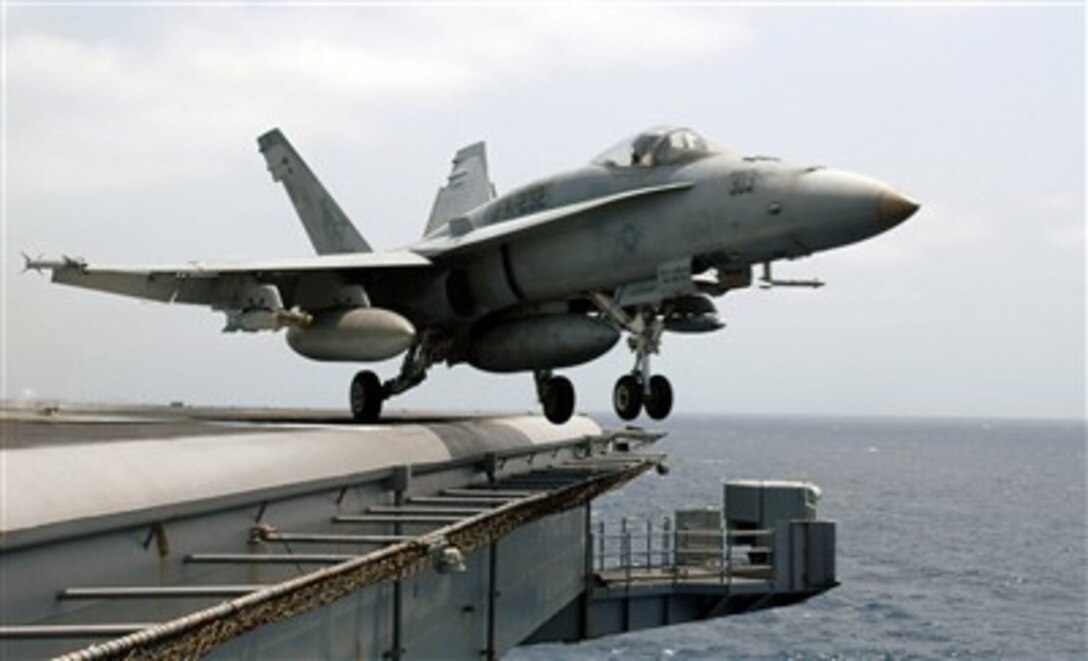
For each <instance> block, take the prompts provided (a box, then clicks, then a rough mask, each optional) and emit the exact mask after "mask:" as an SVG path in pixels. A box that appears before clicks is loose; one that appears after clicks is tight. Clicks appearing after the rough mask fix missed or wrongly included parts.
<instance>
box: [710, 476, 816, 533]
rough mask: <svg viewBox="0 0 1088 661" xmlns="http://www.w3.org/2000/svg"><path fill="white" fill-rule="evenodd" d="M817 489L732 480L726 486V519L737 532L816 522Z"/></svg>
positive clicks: (805, 485)
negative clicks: (783, 522)
mask: <svg viewBox="0 0 1088 661" xmlns="http://www.w3.org/2000/svg"><path fill="white" fill-rule="evenodd" d="M819 502H820V487H818V486H816V485H815V484H812V483H811V482H786V481H780V480H731V481H728V482H726V483H725V520H726V525H727V526H728V527H730V528H735V529H740V530H745V529H747V530H751V529H756V528H758V529H770V528H774V527H775V522H777V521H815V520H816V515H817V508H818V505H819Z"/></svg>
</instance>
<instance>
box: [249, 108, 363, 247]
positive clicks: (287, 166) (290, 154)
mask: <svg viewBox="0 0 1088 661" xmlns="http://www.w3.org/2000/svg"><path fill="white" fill-rule="evenodd" d="M257 144H258V146H259V147H260V149H261V153H262V154H264V159H265V162H266V163H268V171H269V172H271V173H272V179H273V180H275V181H280V182H283V185H284V188H286V189H287V195H288V196H289V197H290V198H291V203H292V204H293V205H294V206H295V211H297V212H298V216H299V219H301V220H302V225H303V227H305V228H306V233H307V234H308V235H309V236H310V242H311V243H313V245H314V249H315V250H316V251H317V254H319V255H329V254H334V253H347V252H370V245H369V244H368V243H367V242H366V240H364V239H363V237H362V235H360V234H359V230H357V229H355V226H354V225H352V224H351V221H350V220H348V217H347V216H346V215H345V214H344V212H343V211H342V210H341V209H340V205H338V204H337V203H336V200H334V199H333V198H332V195H329V192H328V191H326V190H325V187H324V186H322V185H321V182H320V181H318V179H317V177H315V176H314V173H313V172H312V171H310V168H309V166H307V165H306V162H305V161H303V160H302V157H301V156H299V155H298V152H296V151H295V149H294V147H292V146H291V143H290V142H288V141H287V138H286V137H284V135H283V133H282V132H281V131H280V130H279V129H272V130H271V131H269V132H268V133H265V134H264V135H262V136H261V137H259V138H257Z"/></svg>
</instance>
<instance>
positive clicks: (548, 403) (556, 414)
mask: <svg viewBox="0 0 1088 661" xmlns="http://www.w3.org/2000/svg"><path fill="white" fill-rule="evenodd" d="M540 399H541V403H543V404H544V417H546V418H547V419H548V420H549V421H550V422H551V423H552V424H556V425H561V424H563V423H564V422H566V421H567V420H570V417H571V416H572V415H573V414H574V386H572V385H571V383H570V380H569V379H567V378H566V377H563V376H553V377H552V378H550V379H548V381H547V382H546V383H545V384H544V392H543V395H542V397H541V398H540Z"/></svg>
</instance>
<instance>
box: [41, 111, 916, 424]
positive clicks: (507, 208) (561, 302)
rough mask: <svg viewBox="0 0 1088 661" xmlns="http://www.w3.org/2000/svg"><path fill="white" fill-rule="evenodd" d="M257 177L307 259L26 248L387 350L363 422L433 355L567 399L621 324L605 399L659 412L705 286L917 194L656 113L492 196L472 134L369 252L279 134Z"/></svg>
mask: <svg viewBox="0 0 1088 661" xmlns="http://www.w3.org/2000/svg"><path fill="white" fill-rule="evenodd" d="M258 145H259V147H260V151H261V153H262V154H263V155H264V157H265V160H266V161H267V163H268V169H269V171H270V172H271V173H272V178H273V179H274V180H276V181H280V182H282V183H283V184H284V186H285V187H286V189H287V193H288V195H289V196H290V198H291V202H292V203H293V204H294V207H295V209H296V210H297V212H298V215H299V216H300V218H301V220H302V224H303V226H304V227H305V229H306V232H307V234H308V235H309V237H310V241H311V242H312V243H313V246H314V249H315V250H316V252H317V256H316V257H310V258H302V259H289V260H281V261H269V262H255V263H241V264H204V263H189V264H185V265H180V266H157V267H120V268H119V267H112V266H100V265H95V264H90V263H87V262H85V261H83V260H82V259H73V258H68V257H66V258H64V259H62V260H60V261H45V260H31V259H29V258H28V259H27V267H28V268H31V269H38V270H42V269H48V270H51V271H52V274H53V281H54V282H60V283H64V284H68V285H75V286H78V287H86V288H89V289H98V290H103V291H107V292H113V293H116V294H123V295H126V296H135V297H138V298H145V299H153V300H158V301H168V302H176V303H193V304H200V305H207V306H210V307H211V308H212V309H214V310H219V311H222V312H224V313H226V326H225V328H224V329H223V330H224V331H228V332H234V331H245V332H256V331H276V330H280V329H284V328H286V330H287V332H286V335H287V344H288V345H289V346H290V347H291V348H292V349H293V350H295V351H296V352H298V353H299V354H301V355H303V356H305V357H307V358H311V359H313V360H322V361H346V362H358V363H365V362H373V361H381V360H386V359H389V358H393V357H395V356H398V355H402V354H403V356H404V357H403V362H402V364H401V367H400V372H399V373H398V374H396V375H395V376H393V377H392V378H390V379H388V380H386V381H384V382H382V381H381V380H380V379H379V378H378V376H377V375H376V374H375V373H374V372H372V371H369V370H366V371H362V372H359V373H358V374H356V375H355V378H354V379H353V381H352V383H351V391H350V402H351V411H352V414H353V415H354V417H355V419H356V420H359V421H360V422H374V421H376V420H377V419H378V418H379V415H380V413H381V409H382V404H383V402H385V400H387V399H389V398H390V397H393V396H394V395H397V394H398V393H402V392H404V391H406V390H408V389H409V388H412V387H414V386H416V385H418V384H419V383H420V382H422V381H423V380H424V378H425V377H426V374H427V370H428V369H429V368H430V367H431V366H432V365H434V364H435V363H439V362H446V363H447V364H449V365H455V364H458V363H468V364H470V365H472V366H473V367H476V368H478V369H481V370H485V371H488V372H532V374H533V376H534V378H535V380H536V390H537V395H538V398H539V400H540V402H541V404H542V405H543V409H544V414H545V415H546V416H547V418H548V419H549V420H551V421H552V422H554V423H561V422H564V421H566V420H567V419H568V418H570V416H571V414H572V413H573V411H574V400H575V396H574V388H573V386H572V385H571V383H570V381H569V380H568V379H566V378H565V377H562V376H558V375H556V374H555V370H558V369H561V368H565V367H571V366H574V365H578V364H581V363H585V362H588V361H591V360H594V359H595V358H597V357H599V356H601V355H603V354H604V353H606V352H607V351H609V350H610V349H611V348H612V347H613V346H614V345H615V344H616V343H617V342H618V341H619V339H620V337H621V336H622V335H623V334H626V335H627V344H628V346H629V347H630V349H631V350H632V352H633V353H634V358H635V359H634V366H633V368H632V370H631V372H630V373H628V374H624V375H622V376H621V377H620V378H619V380H618V381H617V382H616V386H615V388H614V390H613V398H612V401H613V404H614V406H615V409H616V413H617V414H618V415H619V416H620V417H621V418H624V419H627V420H631V419H634V418H635V417H637V416H638V415H639V413H640V412H641V411H642V410H643V409H644V410H645V411H646V414H647V415H649V416H650V417H651V418H654V419H662V418H665V417H666V416H668V414H669V412H670V411H671V409H672V403H673V392H672V386H671V385H670V384H669V381H668V380H667V379H666V378H665V377H664V376H662V375H660V374H653V373H652V371H651V369H650V356H651V355H653V354H655V353H657V352H658V350H659V349H660V345H661V338H662V335H663V334H664V332H665V331H672V332H676V333H708V332H713V331H717V330H719V329H721V328H722V327H723V326H724V324H723V323H722V322H721V321H720V320H719V318H718V315H717V310H716V308H715V305H714V302H713V300H712V299H713V298H716V297H719V296H721V295H723V294H725V293H726V292H728V291H730V290H733V289H742V288H745V287H750V286H751V285H752V283H753V274H752V271H753V268H754V267H761V270H760V272H759V273H760V277H759V278H758V279H757V280H758V283H759V284H760V285H761V286H763V287H773V286H782V285H792V286H819V285H820V284H821V283H819V282H817V281H782V280H776V279H774V278H773V276H772V274H771V268H770V265H771V263H772V262H774V261H776V260H781V259H794V258H798V257H803V256H806V255H810V254H812V253H814V252H817V251H821V250H828V249H831V248H836V247H839V246H845V245H848V244H851V243H855V242H858V241H861V240H863V239H867V238H869V237H872V236H875V235H877V234H880V233H881V232H884V231H886V230H888V229H891V228H892V227H895V226H896V225H898V224H899V223H902V222H903V221H904V220H906V219H907V218H909V217H910V216H911V215H912V214H913V213H914V212H915V211H916V210H917V209H918V204H917V203H916V202H914V201H913V200H911V199H910V198H908V197H907V196H905V195H903V194H902V193H900V192H897V191H896V190H895V189H893V188H891V187H889V186H888V185H886V184H884V183H882V182H880V181H877V180H875V179H871V178H869V177H865V176H861V175H857V174H851V173H848V172H844V171H841V170H834V169H829V168H824V167H806V166H798V165H791V164H788V163H785V162H782V161H779V160H778V159H774V158H767V157H761V156H742V155H739V154H737V153H734V152H732V151H730V150H726V149H722V148H719V147H716V146H714V145H713V144H712V143H710V142H708V141H707V140H706V139H704V138H703V137H701V136H700V135H699V134H698V133H696V132H695V131H692V130H690V129H686V128H655V129H651V130H648V131H645V132H643V133H640V134H638V135H636V136H634V137H633V138H630V139H628V140H624V141H623V142H621V143H620V144H618V145H616V146H615V147H613V148H612V149H609V150H608V151H606V152H605V153H604V154H602V155H601V156H600V157H598V158H597V159H596V160H594V161H593V162H592V163H590V164H589V165H586V166H584V167H581V168H578V169H575V170H571V171H569V172H563V173H561V174H557V175H554V176H551V177H548V178H546V179H541V180H539V181H535V182H533V183H530V184H528V185H526V186H523V187H521V188H518V189H516V190H513V191H511V192H510V193H507V194H506V195H502V196H496V194H495V189H494V186H493V185H492V184H491V182H490V179H489V177H488V169H487V156H486V152H485V147H484V144H483V143H476V144H473V145H470V146H468V147H465V148H463V149H461V150H460V151H458V152H457V154H456V155H455V156H454V159H453V170H452V172H451V173H450V175H449V180H448V181H447V182H446V184H445V186H443V187H441V188H440V189H439V191H438V196H437V198H436V200H435V202H434V208H433V210H432V211H431V216H430V219H429V220H428V222H427V226H426V230H425V231H424V235H423V238H422V239H420V240H419V241H417V242H415V243H413V244H411V245H409V246H407V247H406V248H403V249H400V250H393V251H387V252H374V251H373V250H372V249H371V247H370V244H368V243H367V242H366V240H365V239H363V237H362V235H361V234H360V233H359V231H358V230H357V229H356V228H355V226H354V225H353V224H352V223H351V221H349V220H348V218H347V216H346V215H345V214H344V212H343V211H342V210H341V209H340V206H339V205H338V204H337V203H336V202H335V201H334V200H333V198H332V196H331V195H330V194H329V193H328V191H327V190H325V188H324V186H322V185H321V183H320V182H319V181H318V179H317V178H316V177H315V176H314V174H313V172H311V170H310V168H309V167H308V166H307V165H306V163H305V162H303V160H302V158H301V157H299V155H298V153H297V152H296V151H295V150H294V148H293V147H292V146H291V145H290V143H288V141H287V139H286V138H285V137H284V135H283V134H282V133H281V132H280V131H279V130H272V131H269V132H268V133H265V134H264V135H262V136H261V137H260V138H258Z"/></svg>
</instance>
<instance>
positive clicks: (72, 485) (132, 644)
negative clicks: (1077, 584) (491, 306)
mask: <svg viewBox="0 0 1088 661" xmlns="http://www.w3.org/2000/svg"><path fill="white" fill-rule="evenodd" d="M0 422H2V424H3V428H2V431H3V435H2V442H3V445H2V448H0V452H2V455H0V471H2V476H3V492H2V496H3V502H2V507H0V511H2V513H3V517H2V518H0V527H2V530H0V579H2V581H0V583H2V602H0V656H3V657H4V658H22V657H42V656H57V655H65V654H67V655H68V656H67V658H71V659H98V658H132V657H148V656H156V657H157V656H163V655H170V656H183V657H187V658H188V657H193V656H198V655H207V656H210V657H212V658H239V657H247V658H250V657H265V656H277V657H320V658H346V657H350V658H394V659H399V658H435V657H441V658H480V657H481V656H482V657H484V658H496V657H498V656H501V655H502V654H503V653H504V652H506V651H507V650H509V649H511V648H512V647H514V646H517V645H520V644H531V643H538V642H555V641H564V642H574V641H577V640H583V639H587V638H593V637H599V636H602V635H609V634H614V633H620V632H623V631H632V630H636V629H641V628H647V627H651V626H664V625H668V624H673V623H677V622H685V621H692V620H697V619H705V618H707V617H719V616H724V615H730V614H733V613H738V612H744V611H747V610H753V609H758V608H767V607H772V606H778V605H786V604H789V603H794V602H797V601H800V600H803V599H807V598H809V597H811V596H814V595H816V594H819V593H821V592H823V591H826V590H827V589H830V588H832V587H834V586H835V585H837V581H836V579H835V569H834V553H835V550H834V544H835V534H834V532H835V530H834V524H833V523H830V522H827V521H820V520H818V519H817V518H816V516H815V506H814V502H815V501H813V500H812V499H811V495H812V494H813V493H816V494H818V489H815V487H813V486H809V485H792V486H791V485H790V484H787V483H781V484H779V483H775V484H762V483H751V484H734V485H733V486H732V487H731V486H730V485H729V484H727V485H726V488H725V494H726V501H725V507H724V508H721V507H718V508H715V507H710V508H700V509H697V510H680V511H678V512H677V513H676V516H675V517H673V518H670V519H666V520H664V521H659V522H643V521H635V520H623V521H621V522H617V523H613V524H611V525H609V524H608V523H607V522H604V521H600V520H595V519H594V518H593V514H592V502H593V500H594V499H595V498H596V497H598V496H600V495H601V494H604V493H606V492H608V491H611V490H614V489H618V488H621V487H622V486H623V485H624V484H626V483H627V482H629V481H631V480H633V479H636V478H637V477H638V476H639V475H641V474H643V473H645V472H646V471H650V470H654V469H658V470H662V471H663V470H664V469H663V462H664V460H665V455H664V454H662V453H660V452H657V451H656V446H655V443H657V442H658V441H659V440H660V438H661V437H662V436H663V435H662V434H660V433H656V432H651V431H646V430H642V429H634V428H630V429H621V430H612V431H609V430H602V429H601V428H600V427H599V426H598V425H597V423H595V422H594V421H593V420H591V419H590V418H588V417H584V416H575V417H573V418H571V419H570V420H569V421H568V422H566V423H565V424H562V425H554V424H552V423H550V422H548V421H547V420H545V419H544V418H542V417H540V416H536V415H522V416H519V415H509V414H497V415H472V416H456V415H437V414H436V415H407V414H405V415H399V416H398V415H387V416H386V417H385V418H384V419H383V421H382V423H381V424H373V425H360V424H358V423H356V422H354V421H352V420H351V419H350V418H348V417H347V416H345V415H342V414H339V413H335V412H323V411H314V410H282V409H276V410H271V409H213V408H194V407H188V406H184V405H175V406H127V407H120V406H68V405H61V406H50V405H38V406H34V407H27V406H22V407H8V408H6V409H4V410H3V412H2V417H0ZM708 486H709V487H711V489H712V490H716V491H718V493H719V494H721V491H720V489H721V485H708ZM730 489H732V491H730ZM813 489H815V491H813ZM712 492H713V491H712ZM730 494H731V495H730ZM719 497H720V496H719ZM775 503H778V505H775ZM753 504H755V505H756V509H754V510H753V509H751V507H750V506H752V505H753ZM677 505H687V506H690V503H687V504H681V503H677ZM717 505H721V501H719V502H718V503H717ZM746 507H747V509H746ZM775 507H777V508H778V509H777V510H776V509H775Z"/></svg>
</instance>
